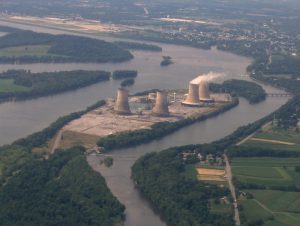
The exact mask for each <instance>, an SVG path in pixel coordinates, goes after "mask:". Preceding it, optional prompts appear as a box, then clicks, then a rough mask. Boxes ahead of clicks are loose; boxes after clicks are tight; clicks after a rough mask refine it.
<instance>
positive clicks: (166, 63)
mask: <svg viewBox="0 0 300 226" xmlns="http://www.w3.org/2000/svg"><path fill="white" fill-rule="evenodd" d="M162 58H163V60H162V61H161V62H160V66H162V67H166V66H169V65H170V64H173V61H172V57H170V56H163V57H162Z"/></svg>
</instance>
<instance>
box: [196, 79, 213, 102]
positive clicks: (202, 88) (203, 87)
mask: <svg viewBox="0 0 300 226" xmlns="http://www.w3.org/2000/svg"><path fill="white" fill-rule="evenodd" d="M199 99H200V101H203V102H212V101H213V100H212V99H211V98H210V94H209V88H208V83H207V82H205V81H202V82H200V84H199Z"/></svg>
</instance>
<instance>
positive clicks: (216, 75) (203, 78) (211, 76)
mask: <svg viewBox="0 0 300 226" xmlns="http://www.w3.org/2000/svg"><path fill="white" fill-rule="evenodd" d="M223 76H225V74H224V73H216V72H212V71H211V72H209V73H207V74H202V75H199V76H198V77H197V78H195V79H193V80H192V81H191V82H190V83H192V84H197V85H198V84H200V83H201V82H210V81H213V80H215V79H218V78H220V77H223Z"/></svg>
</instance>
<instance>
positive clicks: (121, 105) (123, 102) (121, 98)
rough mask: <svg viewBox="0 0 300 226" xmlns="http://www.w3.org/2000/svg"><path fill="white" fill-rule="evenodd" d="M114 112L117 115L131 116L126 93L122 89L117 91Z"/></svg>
mask: <svg viewBox="0 0 300 226" xmlns="http://www.w3.org/2000/svg"><path fill="white" fill-rule="evenodd" d="M114 110H115V112H116V113H117V114H121V115H127V114H131V111H130V107H129V102H128V91H127V90H125V89H123V88H119V89H118V94H117V99H116V102H115V108H114Z"/></svg>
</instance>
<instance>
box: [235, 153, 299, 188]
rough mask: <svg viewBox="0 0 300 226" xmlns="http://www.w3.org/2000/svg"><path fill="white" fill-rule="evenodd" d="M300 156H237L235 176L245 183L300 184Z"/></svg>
mask: <svg viewBox="0 0 300 226" xmlns="http://www.w3.org/2000/svg"><path fill="white" fill-rule="evenodd" d="M295 166H300V158H235V159H233V160H232V171H233V175H234V177H235V178H237V179H238V180H239V181H241V182H244V183H253V184H259V185H264V186H267V187H268V186H289V185H296V186H300V173H297V172H295Z"/></svg>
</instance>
